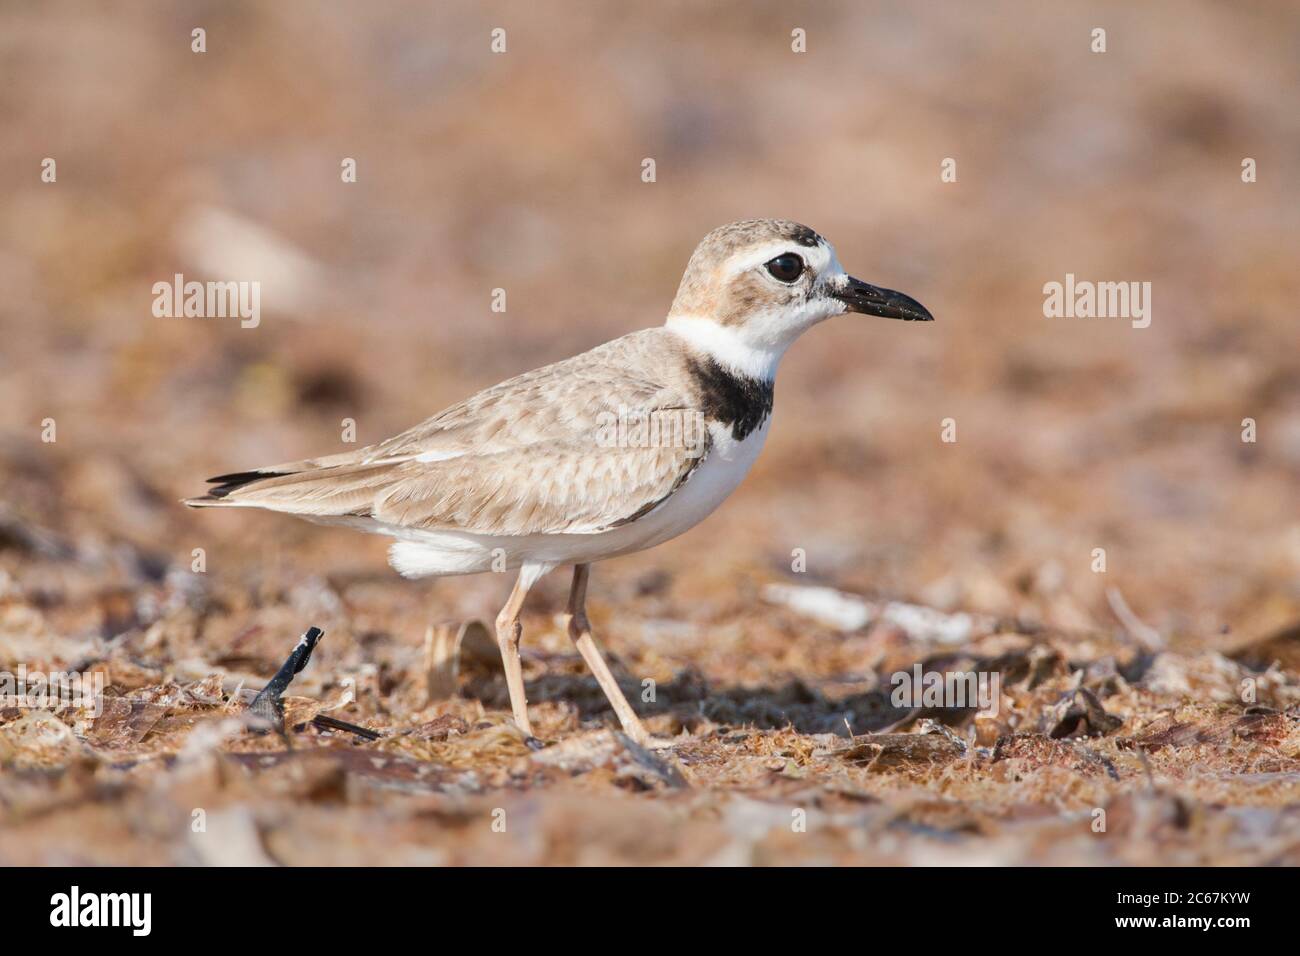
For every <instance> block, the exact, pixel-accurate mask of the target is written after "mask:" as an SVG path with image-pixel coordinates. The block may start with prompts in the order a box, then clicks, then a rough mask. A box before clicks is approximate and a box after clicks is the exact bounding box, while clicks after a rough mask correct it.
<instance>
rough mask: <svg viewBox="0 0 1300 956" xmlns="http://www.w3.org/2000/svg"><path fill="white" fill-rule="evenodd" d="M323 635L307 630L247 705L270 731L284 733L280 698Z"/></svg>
mask: <svg viewBox="0 0 1300 956" xmlns="http://www.w3.org/2000/svg"><path fill="white" fill-rule="evenodd" d="M324 635H325V632H324V631H322V630H321V629H320V628H319V627H309V628H307V631H306V633H304V634H303V636H302V637H300V638H299V639H298V643H297V644H295V645H294V648H293V651H292V652H291V653H290V654H289V657H288V659H286V660H285V662H284V663H283V664H281V665H280V669H279V670H278V671H276V672H275V676H274V677H272V678H271V680H270V681H269V682H268V683H267V685H266V686H265V687H263V688H262V689H261V690H260V691H258V692H257V696H256V697H254V698H253V702H252V703H251V704H249V705H248V709H249V711H251V712H252V713H253V714H255V715H256V716H258V717H260V718H261V719H262V720H264V721H266V722H267V723H268V724H270V725H271V728H272V729H274V730H277V731H279V732H280V733H284V701H283V700H282V699H281V698H282V697H283V696H284V692H285V690H287V689H288V687H289V685H290V684H291V683H292V682H293V677H294V675H295V674H297V673H298V672H299V671H301V670H302V669H303V668H304V667H306V666H307V662H308V661H309V660H311V652H312V651H314V650H315V649H316V643H317V642H318V641H319V640H320V639H321V638H322V637H324Z"/></svg>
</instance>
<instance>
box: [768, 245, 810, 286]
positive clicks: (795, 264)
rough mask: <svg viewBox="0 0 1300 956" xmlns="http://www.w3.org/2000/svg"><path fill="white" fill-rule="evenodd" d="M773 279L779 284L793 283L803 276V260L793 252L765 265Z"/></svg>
mask: <svg viewBox="0 0 1300 956" xmlns="http://www.w3.org/2000/svg"><path fill="white" fill-rule="evenodd" d="M765 265H766V266H767V271H768V272H770V273H772V278H773V279H778V280H780V281H781V282H793V281H794V280H795V279H797V278H799V277H800V276H801V275H803V260H802V259H800V258H799V257H798V256H796V255H795V254H794V253H793V252H786V253H783V254H781V255H779V256H777V257H776V258H775V259H771V260H769V261H768V262H766V263H765Z"/></svg>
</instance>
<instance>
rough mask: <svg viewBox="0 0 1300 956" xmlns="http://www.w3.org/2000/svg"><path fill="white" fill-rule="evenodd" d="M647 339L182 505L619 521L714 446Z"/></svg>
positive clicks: (222, 482) (597, 352)
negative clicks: (651, 364)
mask: <svg viewBox="0 0 1300 956" xmlns="http://www.w3.org/2000/svg"><path fill="white" fill-rule="evenodd" d="M656 331H657V330H656ZM652 347H653V339H650V338H649V337H648V336H646V334H645V333H636V334H634V335H631V336H625V337H624V338H622V339H618V340H615V341H614V342H611V343H609V344H608V345H605V346H602V347H601V348H598V349H593V350H592V351H591V352H587V353H584V354H583V355H579V356H576V357H575V358H572V359H569V360H567V361H565V362H560V363H557V364H555V365H551V366H547V367H546V368H543V369H538V370H537V371H535V372H529V373H527V374H525V375H521V376H519V377H517V378H515V379H511V380H510V381H507V382H503V383H502V384H500V385H497V386H494V387H493V388H490V389H487V390H485V391H483V392H480V393H478V394H477V395H475V396H473V397H472V398H470V399H467V400H466V401H464V402H461V403H460V404H458V405H454V406H452V407H451V408H449V409H447V410H446V411H443V412H441V413H440V414H438V415H435V416H434V417H433V418H430V419H429V420H428V421H426V422H423V423H422V424H420V425H418V426H416V427H415V428H412V429H410V430H408V431H406V432H403V433H402V434H400V435H397V436H396V437H394V438H391V439H389V440H387V441H385V442H381V443H380V444H378V445H373V446H370V447H369V448H365V449H361V450H359V451H357V452H355V453H350V454H347V455H336V456H332V457H330V458H323V459H314V460H309V461H305V462H293V463H289V464H286V465H276V466H270V467H268V468H265V469H258V470H257V471H252V472H242V473H236V474H231V475H223V476H221V477H220V478H218V479H214V481H216V482H217V485H216V487H214V488H213V489H211V491H210V492H209V495H208V497H205V498H198V499H191V500H190V501H188V502H187V504H192V505H195V506H210V505H225V506H242V507H256V508H267V509H270V510H274V511H282V512H286V513H290V514H298V515H304V516H336V517H340V516H358V517H371V518H374V519H376V520H378V521H382V522H385V523H392V524H396V525H401V526H404V527H416V528H426V529H457V530H463V531H472V532H477V533H482V534H498V535H521V534H538V533H571V534H577V533H587V532H592V531H598V530H603V529H605V528H609V527H613V526H616V525H618V524H620V523H624V522H626V521H628V520H631V519H632V518H634V517H637V516H639V515H641V514H644V513H646V512H647V511H649V510H651V509H653V508H654V506H655V505H657V504H658V503H659V502H661V501H663V500H664V499H665V498H667V497H668V496H669V495H671V494H672V492H673V491H675V490H676V489H677V488H678V487H680V485H681V484H682V483H683V482H684V481H686V480H687V479H688V478H689V476H690V474H691V472H692V471H693V470H694V469H695V467H696V466H697V465H698V464H699V463H700V461H702V460H703V457H704V455H705V454H706V453H707V431H705V430H704V426H703V417H702V416H701V415H700V413H699V412H698V411H697V410H696V409H694V408H692V407H691V406H692V402H691V400H690V399H689V398H688V397H687V396H686V394H685V392H684V390H683V389H680V388H673V387H669V386H665V385H662V384H659V383H657V382H655V381H654V380H653V378H652V377H651V376H649V375H647V374H645V372H644V368H645V367H646V365H647V364H648V363H646V362H645V361H644V358H645V357H646V353H647V350H648V349H650V348H652ZM637 359H641V361H637ZM620 423H622V425H623V426H625V427H623V428H621V429H620ZM639 429H640V430H639Z"/></svg>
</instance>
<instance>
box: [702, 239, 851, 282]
mask: <svg viewBox="0 0 1300 956" xmlns="http://www.w3.org/2000/svg"><path fill="white" fill-rule="evenodd" d="M783 252H793V253H794V254H795V255H798V256H801V257H803V260H804V261H805V262H807V263H808V265H809V266H811V267H812V270H813V272H815V273H820V272H821V271H822V270H823V269H824V268H825V267H826V264H827V262H829V261H830V260H831V258H833V256H834V253H833V252H829V250H828V249H827V247H826V245H825V244H824V243H821V242H819V243H818V244H817V245H815V246H801V245H800V244H799V243H797V242H795V241H794V240H793V239H779V240H774V241H772V242H765V243H763V244H762V245H761V246H751V247H750V248H748V249H745V250H742V251H741V252H738V253H736V254H735V255H734V256H732V257H731V258H730V259H728V260H727V263H726V266H725V268H726V270H727V271H728V272H730V273H731V274H733V275H735V274H737V273H741V272H745V271H747V270H749V269H752V268H754V267H755V266H760V265H762V264H763V263H764V262H767V261H768V260H769V259H775V258H776V257H777V256H779V255H781V253H783Z"/></svg>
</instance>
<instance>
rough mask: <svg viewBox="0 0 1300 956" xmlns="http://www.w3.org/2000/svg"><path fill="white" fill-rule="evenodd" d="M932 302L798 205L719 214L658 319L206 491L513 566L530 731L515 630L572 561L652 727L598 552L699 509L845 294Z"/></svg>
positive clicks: (574, 602)
mask: <svg viewBox="0 0 1300 956" xmlns="http://www.w3.org/2000/svg"><path fill="white" fill-rule="evenodd" d="M849 313H853V314H860V315H867V316H879V317H883V318H889V319H900V320H904V321H920V322H929V321H932V319H933V316H931V314H930V312H929V311H928V310H927V309H926V308H925V307H924V306H922V305H921V304H920V303H919V302H917V301H916V300H915V299H913V298H911V297H909V296H907V295H904V294H902V293H901V292H895V291H892V290H890V289H885V288H880V287H877V286H875V285H871V284H869V283H867V282H864V281H862V280H860V279H856V278H854V277H852V276H850V275H849V274H848V273H846V272H845V271H844V268H843V266H841V264H840V261H839V258H838V256H837V255H836V252H835V249H834V247H833V246H832V245H831V244H830V243H829V242H827V240H826V239H824V238H823V237H822V236H821V235H819V234H818V233H817V232H815V231H814V230H812V229H810V228H809V227H807V226H804V225H801V224H800V223H797V222H792V221H790V220H786V219H747V220H743V221H740V222H733V223H730V224H728V225H724V226H721V227H719V228H717V229H714V230H713V231H712V232H710V233H709V234H708V235H706V236H705V237H704V239H703V240H702V241H701V242H700V243H699V245H698V246H697V247H696V248H695V251H694V252H693V253H692V254H691V256H690V258H689V260H688V262H687V266H686V270H685V272H684V274H683V275H682V280H681V283H680V285H679V286H678V289H677V294H676V296H675V297H674V299H673V302H672V305H671V307H670V308H669V310H668V315H667V319H666V321H665V322H664V323H663V324H662V325H659V326H656V327H652V328H648V329H642V330H640V331H636V332H631V333H630V334H627V335H624V336H622V337H620V338H616V339H614V340H612V341H610V342H607V343H605V344H603V345H599V346H597V347H595V348H593V349H591V350H590V351H587V352H583V353H580V354H578V355H575V356H573V357H572V358H568V359H564V360H563V361H559V362H556V363H554V364H551V365H546V366H544V367H542V368H538V369H535V370H534V371H531V372H525V373H523V374H521V375H518V376H516V377H514V378H511V379H508V380H506V381H504V382H501V383H500V384H498V385H493V386H492V387H490V388H486V389H484V390H483V391H481V392H478V393H477V394H475V395H473V396H471V397H470V398H467V399H465V400H464V401H462V402H460V403H459V404H456V405H452V406H451V407H449V408H446V409H444V410H443V411H441V412H439V413H438V414H436V415H434V416H433V417H432V418H429V419H426V420H425V421H423V422H421V423H420V424H418V425H415V426H414V427H412V428H410V429H408V430H406V431H404V432H402V433H401V434H398V435H395V436H394V437H392V438H389V439H387V440H385V441H381V442H379V443H377V444H374V445H369V446H367V447H365V448H361V449H358V450H355V451H349V452H346V453H343V454H334V455H327V456H325V457H321V458H311V459H306V460H303V461H295V462H288V463H285V464H279V465H269V466H264V467H261V468H254V469H251V470H248V471H238V472H232V473H229V474H223V475H218V476H216V477H214V478H209V479H208V484H209V485H210V486H211V487H209V488H208V490H207V493H206V494H204V495H202V496H199V497H195V498H188V499H184V504H187V505H189V506H191V507H195V508H212V507H216V508H258V509H262V510H266V511H273V512H281V513H285V514H290V515H296V516H298V517H301V518H305V519H308V520H311V521H314V522H318V523H322V524H328V525H340V526H345V527H350V528H353V529H357V530H361V531H365V532H370V533H374V534H380V535H386V536H388V537H390V538H392V539H393V542H392V544H391V546H390V547H389V551H388V558H389V563H390V564H391V566H392V567H393V568H394V569H395V570H396V571H397V572H398V573H400V574H401V575H403V576H404V577H407V578H425V577H441V576H448V575H461V574H474V573H480V572H489V571H498V572H502V571H513V572H516V576H515V581H514V586H513V588H512V589H511V591H510V595H509V597H508V598H507V600H506V603H505V605H504V607H502V609H501V612H500V613H499V614H498V615H497V618H496V622H495V623H496V638H497V645H498V647H499V649H500V652H501V659H502V664H503V666H504V669H505V676H506V686H507V690H508V692H509V696H510V709H511V714H512V717H513V720H514V723H515V725H516V727H517V728H518V730H519V731H520V733H522V735H523V737H524V740H525V741H526V742H527V744H528V745H529V746H530V747H533V748H538V747H541V746H543V744H542V742H541V741H539V740H538V739H537V738H536V737H535V736H534V734H533V730H532V725H531V723H530V721H529V718H528V709H527V699H526V697H525V693H524V681H523V671H522V667H521V664H520V657H519V643H520V639H521V637H522V634H523V630H522V624H521V621H520V615H521V610H522V608H523V605H524V600H525V598H526V597H527V595H528V592H529V590H530V589H531V588H532V587H533V585H534V584H536V583H537V581H538V580H539V579H540V578H541V577H542V576H543V575H545V574H547V573H549V572H550V571H552V570H554V569H555V568H557V567H561V566H568V565H572V567H573V578H572V583H571V585H570V589H569V598H568V604H567V610H566V612H565V614H564V615H563V620H564V626H565V629H566V630H567V632H568V635H569V637H570V638H571V639H572V640H573V643H574V644H575V645H576V647H577V650H578V652H579V653H580V654H581V656H582V658H583V660H584V661H585V663H586V664H587V666H588V668H589V669H590V670H591V671H592V673H593V675H594V676H595V678H596V681H597V683H598V684H599V685H600V687H601V689H602V690H603V691H604V693H605V696H606V697H607V698H608V700H609V704H610V706H611V707H612V708H613V711H614V714H615V715H616V716H617V718H618V721H619V723H620V724H621V726H622V728H623V731H624V733H625V734H626V735H627V736H628V737H630V738H631V739H632V740H633V741H635V742H636V743H638V744H641V745H655V743H659V744H662V742H658V741H656V742H652V738H651V737H650V735H649V734H648V733H647V732H646V730H645V727H644V725H643V724H642V722H641V720H640V718H639V717H638V715H637V714H636V712H635V711H634V710H633V708H632V707H631V705H630V704H629V703H628V701H627V698H626V697H625V696H624V695H623V692H622V690H621V689H620V688H619V685H618V682H617V681H616V680H615V678H614V676H613V674H612V673H611V671H610V669H609V666H608V664H607V663H606V661H605V659H604V657H603V656H602V654H601V652H600V650H599V648H598V647H597V645H596V642H595V638H594V637H593V635H592V629H591V623H590V621H589V619H588V617H587V610H586V600H587V584H588V580H589V576H590V569H591V565H592V564H594V563H596V562H598V561H604V560H607V559H610V558H614V557H618V556H620V555H625V554H629V553H632V552H635V551H642V550H645V549H647V548H652V547H654V546H655V545H658V544H661V543H663V542H664V541H667V540H669V539H670V538H674V537H676V536H678V535H680V534H682V533H684V532H686V531H688V530H689V529H691V528H692V527H694V526H695V525H696V524H698V523H699V522H701V521H702V520H704V518H706V517H707V516H708V515H709V514H710V513H711V512H713V510H714V509H716V508H717V507H718V505H720V504H721V503H722V502H723V501H724V500H725V499H726V498H727V497H728V496H729V495H730V494H731V493H732V492H733V491H734V490H735V489H736V487H737V486H738V485H739V484H740V482H741V480H742V479H743V478H744V477H745V474H746V473H747V472H748V471H749V469H750V466H752V465H753V463H754V460H755V459H756V458H757V456H758V453H759V451H760V449H761V448H762V447H763V443H764V441H765V440H766V438H767V434H768V429H769V425H770V423H771V416H772V407H773V395H774V391H773V385H774V381H775V377H776V371H777V366H778V365H779V363H780V361H781V358H782V357H783V356H784V354H785V352H786V350H787V349H788V348H789V347H790V345H791V344H792V343H793V342H794V341H795V339H797V338H798V337H799V336H800V335H801V334H802V333H803V332H805V331H807V330H808V329H810V328H811V327H813V326H814V325H817V324H818V323H819V322H822V321H823V320H825V319H829V318H831V317H833V316H838V315H844V314H849Z"/></svg>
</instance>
